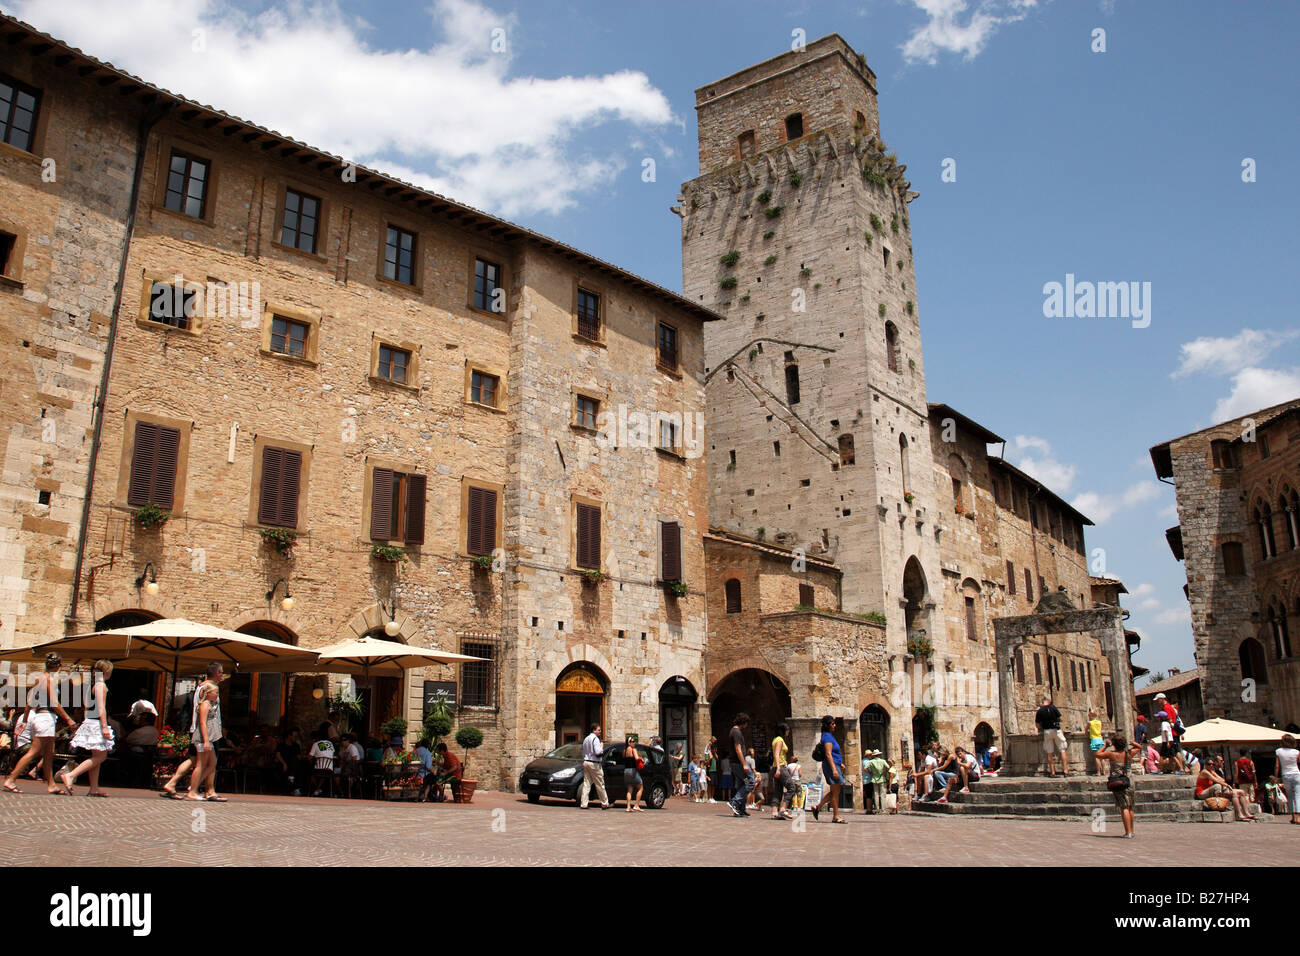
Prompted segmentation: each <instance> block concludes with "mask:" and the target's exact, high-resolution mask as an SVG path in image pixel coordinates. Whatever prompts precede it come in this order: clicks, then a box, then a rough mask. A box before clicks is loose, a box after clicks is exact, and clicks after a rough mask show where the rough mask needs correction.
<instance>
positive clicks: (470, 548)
mask: <svg viewBox="0 0 1300 956" xmlns="http://www.w3.org/2000/svg"><path fill="white" fill-rule="evenodd" d="M465 506H466V509H467V510H466V513H465V550H466V551H467V552H468V553H470V554H484V553H485V552H484V551H483V489H482V488H475V487H474V486H473V485H471V486H470V489H469V493H468V494H467V495H466V498H465Z"/></svg>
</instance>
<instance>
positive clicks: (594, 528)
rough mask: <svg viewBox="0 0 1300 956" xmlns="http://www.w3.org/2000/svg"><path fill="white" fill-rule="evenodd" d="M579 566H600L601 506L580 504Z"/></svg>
mask: <svg viewBox="0 0 1300 956" xmlns="http://www.w3.org/2000/svg"><path fill="white" fill-rule="evenodd" d="M578 567H580V568H597V569H598V568H599V567H600V508H598V507H596V506H594V505H582V504H580V505H578Z"/></svg>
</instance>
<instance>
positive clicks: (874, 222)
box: [871, 212, 885, 232]
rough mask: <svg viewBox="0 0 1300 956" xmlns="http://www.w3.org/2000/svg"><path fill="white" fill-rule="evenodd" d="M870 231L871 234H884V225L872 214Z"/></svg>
mask: <svg viewBox="0 0 1300 956" xmlns="http://www.w3.org/2000/svg"><path fill="white" fill-rule="evenodd" d="M871 229H872V231H873V232H884V231H885V224H884V223H883V222H881V221H880V217H879V216H877V215H876V214H875V213H874V212H873V213H872V214H871Z"/></svg>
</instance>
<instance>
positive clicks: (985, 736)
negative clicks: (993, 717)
mask: <svg viewBox="0 0 1300 956" xmlns="http://www.w3.org/2000/svg"><path fill="white" fill-rule="evenodd" d="M974 740H975V756H976V757H978V758H979V761H980V764H981V765H982V766H987V764H985V762H984V755H985V754H986V753H988V751H989V748H990V747H992V746H993V728H992V727H991V726H989V725H988V724H987V723H985V722H984V721H980V722H979V723H978V724H976V725H975V734H974Z"/></svg>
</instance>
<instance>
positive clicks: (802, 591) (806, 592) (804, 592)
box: [799, 584, 817, 607]
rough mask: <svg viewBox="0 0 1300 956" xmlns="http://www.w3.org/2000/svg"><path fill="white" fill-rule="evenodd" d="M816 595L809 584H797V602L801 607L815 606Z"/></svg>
mask: <svg viewBox="0 0 1300 956" xmlns="http://www.w3.org/2000/svg"><path fill="white" fill-rule="evenodd" d="M816 602H817V599H816V596H815V595H814V593H813V586H812V585H811V584H800V585H799V604H800V606H801V607H816Z"/></svg>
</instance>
